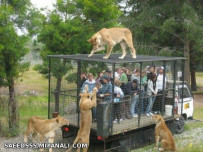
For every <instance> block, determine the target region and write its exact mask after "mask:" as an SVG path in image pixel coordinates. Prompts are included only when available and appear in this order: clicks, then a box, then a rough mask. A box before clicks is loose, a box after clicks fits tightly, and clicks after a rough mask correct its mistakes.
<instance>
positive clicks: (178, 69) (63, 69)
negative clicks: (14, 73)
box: [48, 54, 185, 137]
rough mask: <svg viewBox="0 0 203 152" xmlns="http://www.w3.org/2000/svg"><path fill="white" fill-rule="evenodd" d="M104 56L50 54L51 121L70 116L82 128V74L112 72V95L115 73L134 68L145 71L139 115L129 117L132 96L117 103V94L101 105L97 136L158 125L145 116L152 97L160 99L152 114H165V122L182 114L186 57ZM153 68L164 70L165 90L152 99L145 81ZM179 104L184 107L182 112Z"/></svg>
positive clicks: (137, 103)
mask: <svg viewBox="0 0 203 152" xmlns="http://www.w3.org/2000/svg"><path fill="white" fill-rule="evenodd" d="M102 57H103V55H100V54H97V55H94V56H93V57H91V58H89V57H88V55H86V54H78V55H48V58H49V101H48V118H51V117H53V114H54V113H59V114H60V115H63V116H64V117H67V119H68V120H69V122H70V125H71V126H73V127H74V126H75V127H79V122H80V110H79V100H80V97H79V94H80V92H81V86H82V81H81V74H82V73H84V72H86V73H93V75H94V76H96V73H98V72H101V71H102V70H109V71H111V74H112V75H111V77H112V80H111V83H112V92H113V93H114V80H115V71H116V69H117V68H121V67H125V68H128V69H129V70H130V71H133V70H134V69H139V70H140V71H141V72H140V80H139V82H140V83H138V87H139V88H140V93H139V98H138V99H136V106H135V108H134V112H135V113H136V114H137V116H136V115H133V116H132V117H131V118H129V119H128V118H127V116H126V115H127V113H128V112H129V110H130V108H131V107H132V102H133V100H134V99H133V97H132V96H131V95H127V94H126V95H125V96H124V98H123V99H122V100H121V101H120V102H115V100H114V98H115V95H114V94H113V93H112V95H111V96H112V100H111V101H110V102H98V103H97V107H96V121H93V122H92V131H94V132H95V133H96V135H97V136H102V137H106V136H109V135H114V134H119V133H122V132H125V131H130V130H133V129H136V128H141V127H145V126H148V125H151V124H153V123H154V122H153V121H152V120H151V118H150V117H149V116H146V113H145V112H146V108H147V107H148V104H149V100H150V99H149V98H152V97H153V96H154V97H156V99H155V101H154V103H153V107H152V113H154V114H161V115H162V116H163V117H164V119H165V120H166V119H172V118H174V117H176V116H177V115H181V114H182V109H183V107H182V105H183V98H182V99H181V101H180V100H177V98H178V97H177V92H178V91H179V92H181V93H182V96H183V93H184V91H183V90H184V89H183V88H184V87H183V86H184V83H185V82H184V74H183V73H184V61H185V58H182V57H161V56H142V55H138V56H137V58H136V59H132V58H131V56H128V55H127V56H126V57H125V59H123V60H121V59H119V58H118V57H119V54H112V55H111V56H110V58H109V59H108V60H106V59H103V58H102ZM151 65H154V66H156V67H159V68H160V67H161V68H163V69H164V72H163V90H161V92H159V93H158V94H157V95H152V96H149V95H147V93H146V89H147V88H146V86H145V88H143V86H142V83H141V81H142V78H143V75H142V73H143V72H144V70H146V69H147V68H148V66H151ZM142 71H143V72H142ZM165 78H166V79H165ZM129 82H130V81H129ZM181 86H182V87H181ZM144 89H145V90H144ZM179 94H180V93H179ZM177 104H181V106H179V107H178V109H177ZM131 109H133V107H132V108H131Z"/></svg>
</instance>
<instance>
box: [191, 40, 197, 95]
mask: <svg viewBox="0 0 203 152" xmlns="http://www.w3.org/2000/svg"><path fill="white" fill-rule="evenodd" d="M190 46H191V47H190V69H191V90H192V91H197V83H196V67H197V64H198V63H197V61H196V54H195V50H194V48H193V45H192V43H191V45H190Z"/></svg>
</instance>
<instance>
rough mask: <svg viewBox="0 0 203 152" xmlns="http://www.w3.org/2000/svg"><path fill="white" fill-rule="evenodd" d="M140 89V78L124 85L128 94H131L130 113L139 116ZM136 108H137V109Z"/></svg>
mask: <svg viewBox="0 0 203 152" xmlns="http://www.w3.org/2000/svg"><path fill="white" fill-rule="evenodd" d="M140 92H141V91H140V89H139V88H138V80H137V79H134V80H133V81H132V82H129V83H127V84H126V85H125V87H124V93H125V94H126V95H131V97H132V101H131V104H130V114H131V117H137V116H138V115H137V111H138V101H139V94H140ZM135 109H136V110H135Z"/></svg>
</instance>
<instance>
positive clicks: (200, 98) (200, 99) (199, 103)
mask: <svg viewBox="0 0 203 152" xmlns="http://www.w3.org/2000/svg"><path fill="white" fill-rule="evenodd" d="M194 101H195V102H194V105H195V107H203V95H194ZM202 117H203V116H202Z"/></svg>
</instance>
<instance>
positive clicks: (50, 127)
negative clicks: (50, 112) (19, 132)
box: [24, 116, 69, 152]
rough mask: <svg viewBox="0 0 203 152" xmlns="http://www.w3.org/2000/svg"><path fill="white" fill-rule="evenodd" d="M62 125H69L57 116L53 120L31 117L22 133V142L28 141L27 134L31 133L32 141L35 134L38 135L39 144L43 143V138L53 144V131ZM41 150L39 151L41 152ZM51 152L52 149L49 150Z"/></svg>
mask: <svg viewBox="0 0 203 152" xmlns="http://www.w3.org/2000/svg"><path fill="white" fill-rule="evenodd" d="M63 125H69V123H68V120H66V119H65V118H63V117H61V116H58V117H56V118H53V119H45V120H44V119H41V118H39V117H35V116H34V117H31V118H30V119H29V121H28V126H27V130H26V131H25V133H24V142H27V141H28V136H29V134H31V133H32V141H33V142H34V141H35V137H36V135H37V134H39V135H40V142H43V140H44V138H45V137H46V138H48V141H49V143H53V142H54V137H55V131H56V130H57V129H58V128H60V127H62V126H63ZM42 150H43V149H40V151H42ZM49 152H52V149H51V148H50V149H49Z"/></svg>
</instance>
